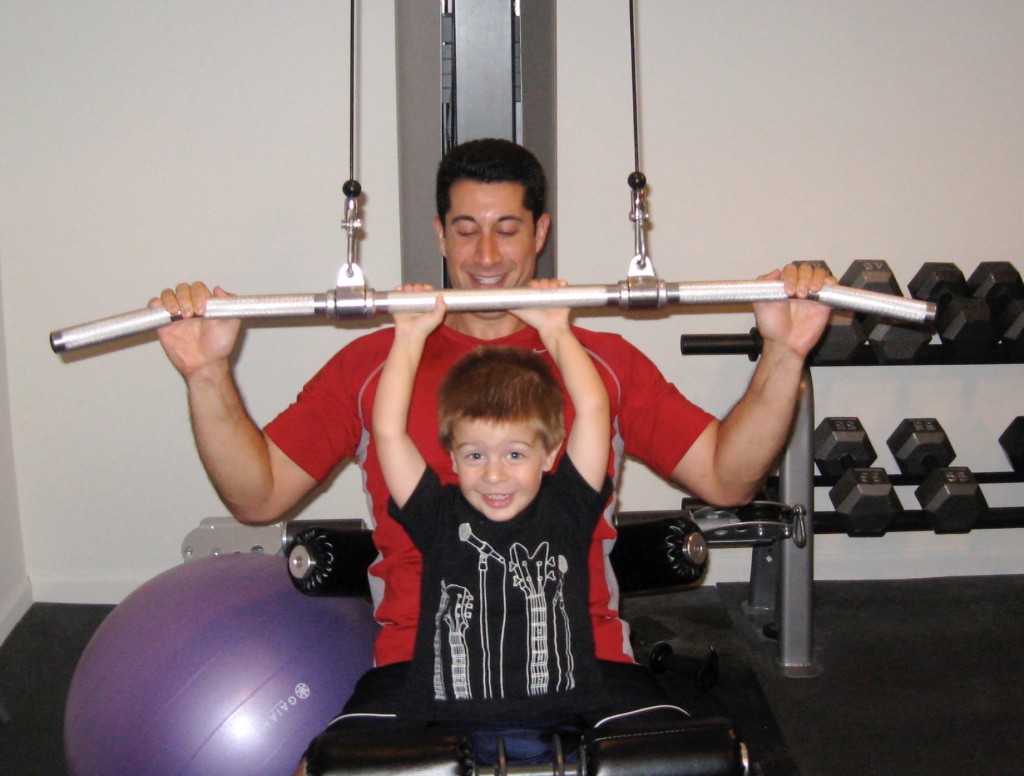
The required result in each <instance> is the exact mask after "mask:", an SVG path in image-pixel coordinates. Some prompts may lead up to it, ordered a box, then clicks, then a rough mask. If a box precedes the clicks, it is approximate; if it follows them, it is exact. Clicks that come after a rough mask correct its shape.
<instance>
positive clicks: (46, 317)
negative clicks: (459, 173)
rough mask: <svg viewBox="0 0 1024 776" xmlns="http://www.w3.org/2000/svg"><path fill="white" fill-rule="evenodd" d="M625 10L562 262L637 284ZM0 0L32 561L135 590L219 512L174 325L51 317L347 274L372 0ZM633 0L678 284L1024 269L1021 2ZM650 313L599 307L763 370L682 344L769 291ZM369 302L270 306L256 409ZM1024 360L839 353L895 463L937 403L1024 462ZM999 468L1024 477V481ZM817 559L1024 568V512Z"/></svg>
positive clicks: (867, 566)
mask: <svg viewBox="0 0 1024 776" xmlns="http://www.w3.org/2000/svg"><path fill="white" fill-rule="evenodd" d="M362 6H363V7H362V14H361V28H360V30H359V37H360V41H361V52H360V62H361V68H362V71H361V73H360V75H359V84H360V86H359V91H360V94H359V107H360V117H359V126H360V128H361V134H360V135H359V145H358V149H357V157H358V160H359V168H358V170H357V177H358V178H359V179H360V180H361V182H362V183H363V186H364V188H365V190H366V191H367V195H368V196H367V201H366V206H365V212H364V220H365V223H366V239H365V240H364V241H363V243H362V249H361V250H362V261H363V266H364V270H365V272H366V274H367V276H368V278H369V281H370V283H371V285H373V286H375V287H378V288H389V287H392V286H393V285H394V284H395V283H397V282H398V266H399V265H398V236H397V228H396V227H397V204H396V203H397V177H398V176H397V169H396V165H395V156H396V153H395V119H394V112H395V105H394V87H393V84H394V40H393V33H392V16H393V9H392V4H391V3H385V2H373V3H370V2H364V3H362ZM626 9H627V4H625V3H623V2H620V0H586V2H584V0H572V1H571V2H569V1H567V0H563V2H561V3H559V6H558V14H559V35H558V57H559V61H558V70H559V82H560V90H559V112H558V121H559V130H558V131H559V153H560V159H559V171H558V173H559V196H560V199H561V201H560V203H559V213H560V226H559V248H560V256H559V266H560V274H561V275H563V276H564V277H567V278H568V279H570V280H571V281H574V282H612V281H614V280H617V279H619V278H621V277H623V276H624V275H625V271H626V265H627V262H628V259H629V258H630V256H631V253H632V245H633V243H632V240H633V236H632V229H631V225H630V224H629V222H628V220H627V217H626V214H627V211H628V205H629V196H628V188H627V187H626V184H625V178H626V175H627V174H628V173H629V172H630V171H631V169H632V131H631V117H630V97H629V46H628V44H629V40H628V31H627V30H628V27H627V16H626V13H627V10H626ZM0 13H2V15H3V18H4V20H5V21H4V24H3V25H0V72H3V73H4V82H5V86H4V90H3V91H2V92H0V95H2V96H0V116H2V119H0V164H2V167H0V171H2V182H0V254H2V256H3V264H2V267H0V269H2V272H3V313H4V327H5V332H6V336H7V354H6V356H7V359H6V366H7V371H8V380H9V382H10V408H11V421H12V436H13V448H14V463H15V466H16V469H17V475H18V476H17V496H18V504H19V508H20V514H21V524H22V529H23V533H24V543H25V565H26V567H27V570H28V574H29V576H30V577H31V579H32V587H33V591H34V595H35V598H36V599H37V600H62V601H115V600H118V599H119V598H120V597H122V596H123V595H124V594H126V593H127V592H128V591H130V590H131V589H133V588H134V587H135V586H136V585H137V584H138V583H139V582H141V581H142V580H144V579H145V578H148V577H149V576H152V575H153V574H155V573H157V572H158V571H160V570H162V569H165V568H167V567H169V566H171V565H173V564H175V563H177V562H178V561H179V559H180V555H179V546H180V543H181V540H182V538H183V537H184V535H185V534H186V533H187V532H188V531H189V530H191V529H192V528H194V527H195V526H196V525H197V524H198V522H199V520H200V519H201V518H203V517H206V516H210V515H220V514H223V513H224V510H223V508H222V507H221V506H220V504H219V502H218V501H217V499H216V496H215V494H214V493H213V490H212V488H211V487H210V486H209V484H208V482H207V480H206V478H205V475H204V473H203V471H202V468H201V466H200V465H199V463H198V461H197V459H196V456H195V453H194V449H193V446H192V440H191V437H190V432H189V429H188V424H187V415H186V408H185V402H184V392H183V389H182V386H181V383H180V380H179V379H178V378H177V377H176V375H175V373H174V372H173V370H172V369H171V368H170V367H169V366H168V365H167V363H166V361H165V360H164V358H163V355H162V353H161V351H160V349H159V346H158V345H156V344H155V343H153V342H142V343H139V342H135V343H133V344H130V345H122V346H114V347H109V348H102V349H99V350H97V351H90V352H87V353H86V352H83V353H81V354H77V355H74V356H71V357H64V358H60V357H57V356H55V355H54V354H53V353H51V352H50V350H49V348H48V346H47V343H46V341H45V339H46V335H48V333H49V332H50V331H51V330H53V329H57V328H61V327H63V326H67V325H70V324H74V323H79V322H82V321H86V320H91V319H94V318H98V317H101V316H105V315H109V314H113V313H116V312H122V311H125V310H129V309H134V308H138V307H142V306H143V305H145V303H146V301H147V300H148V299H149V297H150V296H152V295H153V294H155V293H157V292H158V291H159V290H160V288H161V287H163V286H164V285H167V284H171V283H174V282H176V281H179V280H191V279H194V278H203V279H209V280H211V281H215V282H218V283H221V284H222V285H224V286H225V287H227V288H229V289H230V290H233V291H237V292H240V293H264V292H265V293H280V292H288V291H302V292H319V291H323V290H326V289H327V288H328V287H329V286H330V285H331V284H332V283H333V280H334V276H335V275H336V272H337V268H338V266H339V264H340V262H341V261H342V260H343V258H344V241H343V237H342V234H341V231H340V228H339V226H338V223H339V220H340V215H341V205H342V195H341V192H340V186H341V182H342V181H343V180H344V179H345V178H346V177H347V173H348V159H347V148H348V137H347V126H348V124H347V103H348V92H347V75H348V74H347V64H348V48H347V46H348V29H347V26H348V25H347V20H348V15H347V4H346V3H335V2H326V0H324V1H323V2H313V1H312V0H304V1H303V2H297V3H289V4H277V3H269V2H267V3H243V2H224V1H223V0H222V1H220V2H217V3H212V4H207V3H198V2H175V3H154V2H133V3H129V2H112V1H109V0H108V1H107V2H95V3H89V4H80V3H72V2H48V3H28V2H14V1H13V0H0ZM637 21H638V39H639V45H640V60H641V69H640V82H641V89H642V103H641V110H642V114H641V128H642V132H643V138H642V141H643V149H642V150H643V164H642V166H643V168H644V170H645V172H646V173H647V175H648V178H649V180H650V182H651V188H650V210H651V217H652V221H653V227H654V228H653V231H652V233H651V237H650V246H651V252H652V256H653V258H654V261H655V265H656V267H657V269H658V271H659V273H660V274H661V276H662V277H665V278H666V279H669V280H688V279H701V278H737V279H738V278H743V277H752V276H754V275H756V274H759V273H761V272H763V271H765V270H766V269H768V268H770V267H773V266H777V265H779V264H781V263H782V262H784V261H787V260H789V259H800V258H815V259H817V258H823V259H826V260H828V261H829V262H830V264H831V265H832V266H833V268H835V269H837V271H841V270H842V269H844V268H845V267H846V265H848V264H849V262H850V261H851V260H853V259H858V258H884V259H887V260H888V261H889V262H890V263H891V264H892V265H893V267H894V269H895V270H896V272H897V275H898V277H899V278H900V279H901V280H902V281H903V283H904V285H905V284H906V281H907V280H909V278H910V277H911V276H912V275H913V273H914V271H916V268H917V267H918V266H919V265H920V263H921V262H923V261H926V260H954V261H958V262H960V263H961V265H962V266H964V267H965V268H966V269H968V270H969V269H970V268H973V265H974V264H976V263H977V262H978V261H981V260H986V259H1009V260H1012V261H1014V262H1016V263H1017V265H1018V266H1019V267H1021V266H1024V225H1022V219H1021V217H1020V214H1021V213H1022V212H1024V210H1022V205H1024V202H1022V200H1024V180H1022V178H1021V174H1020V170H1021V169H1024V164H1022V163H1024V158H1022V157H1024V140H1022V138H1024V104H1022V99H1021V96H1020V94H1021V93H1020V89H1019V86H1018V84H1019V80H1020V76H1021V75H1022V73H1024V54H1022V51H1024V47H1022V46H1021V34H1020V31H1021V30H1022V29H1024V6H1020V5H1019V4H1012V3H998V2H980V3H979V2H966V0H964V1H962V2H952V0H941V1H936V2H929V3H898V4H889V3H883V2H856V3H854V2H850V3H840V2H831V3H811V2H783V3H771V4H766V3H762V2H757V1H756V0H745V1H744V2H733V3H678V2H670V1H669V0H642V1H641V2H638V3H637ZM424 131H433V128H425V130H424ZM424 228H427V226H426V225H425V226H424ZM640 317H641V316H630V320H624V319H623V318H622V317H619V316H588V317H587V319H586V323H587V325H591V326H593V327H599V328H608V329H615V330H618V331H622V332H623V333H625V334H627V335H628V336H629V337H630V338H631V339H633V340H634V341H636V342H637V343H638V344H640V345H641V346H642V347H643V348H644V349H645V350H646V351H647V352H649V353H650V354H651V355H652V357H653V358H654V359H655V360H656V361H657V362H658V363H659V365H661V366H662V368H664V369H665V371H666V372H667V373H668V374H669V375H670V376H671V377H672V378H673V379H675V380H677V381H678V382H679V383H680V384H681V385H682V386H683V387H684V388H685V390H686V391H687V392H688V393H689V394H690V395H691V396H692V397H693V398H695V399H696V400H698V401H699V402H701V403H703V404H705V405H706V406H708V407H709V408H710V409H712V410H714V411H716V412H725V411H726V410H727V409H728V407H729V405H730V403H731V402H732V401H733V400H735V398H736V397H737V396H738V395H739V392H740V390H741V388H742V386H743V385H744V383H745V381H746V379H747V377H748V375H749V372H750V368H751V366H750V364H749V363H748V362H747V361H746V360H745V359H742V358H732V359H728V358H710V357H709V358H702V359H687V360H684V359H683V358H681V357H680V356H679V351H678V337H679V334H680V333H682V332H695V331H745V330H746V329H747V328H748V327H749V326H750V323H751V318H750V316H749V315H690V314H676V315H673V316H667V315H666V316H654V317H653V320H651V319H647V320H637V318H640ZM648 318H650V317H648ZM365 329H366V326H365V325H364V326H362V327H353V326H350V325H346V326H345V327H344V328H341V327H337V328H336V327H331V326H329V325H325V324H310V325H302V326H289V327H280V328H260V327H257V328H252V329H250V331H249V332H248V334H247V336H246V339H245V343H244V347H243V351H242V354H241V359H240V363H239V379H240V382H241V384H242V386H243V390H244V392H245V395H246V399H247V402H248V404H249V407H250V409H251V411H252V413H253V415H254V416H255V417H256V418H257V420H259V421H260V422H264V421H266V420H269V419H270V418H271V417H272V416H273V415H274V414H275V413H276V412H277V411H278V410H279V409H280V408H281V407H283V406H284V405H285V404H286V403H287V402H288V401H289V400H290V399H291V398H292V397H293V396H294V394H295V392H296V391H297V390H298V388H299V387H300V385H301V383H302V381H303V379H305V378H306V377H308V376H309V375H310V374H311V373H312V372H313V371H314V370H315V369H316V368H317V367H318V366H319V365H320V364H321V363H322V362H323V361H324V360H325V359H326V358H327V357H328V355H329V354H330V353H331V352H333V351H334V349H336V348H337V347H339V346H340V345H341V344H343V343H344V342H346V341H348V340H349V339H350V338H351V337H352V336H355V335H357V334H359V333H360V332H361V331H365ZM1021 375H1022V368H1021V367H979V368H964V367H958V368H953V369H948V370H944V369H938V368H927V369H924V368H911V369H907V368H903V369H875V370H859V371H853V370H847V369H842V370H839V369H835V370H817V372H816V375H815V377H816V386H817V393H818V400H819V407H820V414H821V415H825V414H857V415H859V416H861V417H862V419H863V420H864V422H865V425H866V426H867V428H868V431H869V432H870V433H871V434H872V437H873V439H874V441H875V446H876V448H879V449H880V452H881V455H882V463H883V464H885V465H888V466H889V467H890V468H894V466H893V463H892V461H891V458H889V456H888V453H887V451H885V449H884V439H885V437H886V436H887V435H888V433H889V430H890V429H891V428H892V427H894V426H895V424H896V422H897V421H898V420H899V419H900V418H901V417H903V416H907V415H926V414H935V415H937V416H938V417H939V418H940V419H941V420H942V421H943V423H944V424H945V425H946V427H947V429H948V430H949V431H950V433H951V435H952V437H953V441H954V443H955V444H956V447H957V450H958V452H959V453H960V457H961V459H962V460H963V461H964V462H965V463H967V464H969V465H971V466H973V467H975V468H976V469H978V470H998V469H1004V468H1006V464H1005V461H1004V459H1003V457H1002V453H1001V451H1000V450H999V448H998V445H997V443H996V438H997V437H998V434H999V432H1000V430H1001V429H1002V428H1003V427H1004V426H1005V425H1006V423H1007V422H1008V421H1009V419H1010V418H1011V417H1012V416H1014V415H1016V414H1024V400H1022V399H1021V391H1020V388H1019V386H1020V380H1021ZM986 493H987V495H988V497H989V500H990V502H991V503H993V504H1001V503H1006V504H1019V503H1024V490H1022V489H1021V488H1020V487H1019V486H1005V487H1001V488H995V487H992V488H987V489H986ZM819 496H820V497H822V498H826V499H827V497H826V496H825V494H824V493H823V492H822V493H820V494H819ZM623 497H624V502H625V505H626V507H627V508H629V509H654V508H665V507H669V506H672V505H674V504H675V503H677V500H678V497H679V495H678V493H677V492H675V491H674V490H672V489H671V488H669V487H668V486H666V485H664V484H662V483H660V482H658V481H656V479H655V478H653V477H652V476H651V475H649V474H647V473H646V472H644V471H643V470H641V469H640V467H638V466H633V467H631V468H629V469H628V470H627V476H626V481H625V483H624V487H623ZM903 498H904V503H905V504H907V505H908V506H913V504H914V501H913V496H912V494H911V493H909V492H908V493H906V494H905V495H903ZM363 504H364V500H363V497H362V494H361V491H360V487H359V478H358V474H357V472H354V471H352V468H351V467H349V469H347V470H346V471H344V472H343V473H342V474H341V476H340V477H339V478H338V479H337V480H336V481H335V482H334V483H333V485H332V486H331V488H330V489H329V491H328V492H327V493H325V494H323V495H322V496H321V497H320V498H318V499H316V500H314V501H313V502H312V503H311V504H310V506H309V507H308V508H307V509H306V511H305V513H304V516H306V517H337V516H361V515H362V514H363V513H364V509H365V507H364V506H363ZM817 558H818V562H817V572H818V575H819V576H821V577H832V576H840V577H858V576H873V577H891V576H903V575H927V574H947V573H990V572H1003V571H1022V570H1024V562H1022V560H1021V559H1022V558H1024V536H1022V532H1020V531H1003V532H993V531H990V532H981V531H978V532H974V533H972V534H970V535H968V536H964V537H934V536H930V535H925V534H914V535H894V536H890V537H886V538H884V539H878V540H849V539H845V538H840V537H822V538H821V539H820V541H819V545H818V554H817ZM746 573H747V553H746V552H745V551H730V552H721V553H717V554H716V560H715V566H714V573H713V575H712V579H713V580H719V579H730V578H731V579H742V578H744V576H745V574H746ZM0 597H2V596H0Z"/></svg>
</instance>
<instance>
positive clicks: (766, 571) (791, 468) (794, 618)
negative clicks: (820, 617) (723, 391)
mask: <svg viewBox="0 0 1024 776" xmlns="http://www.w3.org/2000/svg"><path fill="white" fill-rule="evenodd" d="M761 346H762V340H761V337H760V334H759V333H758V332H757V330H756V329H751V330H750V332H749V333H747V334H706V335H705V334H700V335H685V334H684V335H682V336H681V337H680V350H681V352H682V354H683V355H684V356H688V355H745V356H747V358H748V359H749V360H750V361H756V360H757V359H758V358H759V357H760V354H761ZM981 364H1024V356H1022V355H1021V354H1020V353H1019V352H1018V353H1014V352H1013V351H1011V350H1010V349H1008V348H1004V347H1003V346H1002V344H1001V343H999V344H996V345H994V346H992V347H991V348H990V349H989V350H988V351H986V353H985V354H984V356H980V357H979V356H976V355H972V356H964V355H962V354H957V353H955V352H953V351H952V350H951V349H950V348H949V347H948V346H946V345H939V344H928V345H926V346H924V347H923V348H922V349H921V350H920V351H919V352H918V353H917V354H916V355H915V357H914V358H913V359H910V360H905V361H901V362H898V363H886V364H880V363H879V361H878V359H877V358H876V357H875V354H874V351H872V350H871V348H870V346H868V345H867V344H863V345H861V346H859V347H858V348H857V349H856V350H855V351H854V352H853V354H852V355H851V356H850V358H849V359H847V360H846V361H843V362H833V361H822V362H820V363H818V362H816V361H815V360H814V358H813V356H812V358H811V359H809V360H808V367H807V368H805V370H804V378H803V381H802V383H801V388H800V398H799V403H798V407H797V413H796V418H795V420H794V424H793V429H792V431H791V434H790V438H789V440H788V442H787V444H786V447H785V449H784V450H783V452H782V456H781V458H780V462H779V475H778V477H777V478H770V479H769V481H768V486H767V487H768V490H769V494H768V497H769V498H774V497H776V495H777V497H778V499H779V500H781V501H784V502H787V503H790V504H803V505H805V506H806V507H807V509H808V512H809V514H811V515H813V517H812V519H810V520H808V521H807V530H806V543H805V546H803V547H798V546H797V545H796V544H795V543H794V541H793V540H792V538H791V537H790V538H787V539H784V540H780V541H778V542H775V543H773V544H772V545H768V546H753V548H752V551H751V565H750V590H749V594H748V600H747V602H746V605H745V607H744V610H745V613H746V614H747V617H748V621H749V623H750V624H751V626H752V627H756V628H762V629H764V628H765V626H769V627H772V628H773V629H775V630H777V636H778V643H779V649H778V652H779V654H778V665H779V669H780V672H781V673H782V675H783V676H786V677H791V678H800V677H809V676H815V675H817V674H819V673H820V667H819V666H818V665H817V664H816V662H815V660H814V634H813V630H814V626H813V595H812V587H813V582H814V565H813V562H814V535H815V533H821V534H834V533H846V527H845V524H844V522H843V520H842V518H841V516H840V515H839V514H838V513H837V512H832V511H818V510H816V509H814V489H815V488H816V487H823V486H830V485H834V484H835V482H836V479H835V478H830V477H823V476H815V474H814V454H813V428H814V389H813V381H812V378H811V367H842V366H860V367H864V366H915V365H949V366H952V365H973V366H977V365H981ZM974 476H975V479H976V480H977V481H978V483H979V484H986V483H1014V482H1024V474H1022V473H1018V472H974ZM890 479H891V481H892V484H893V485H894V486H897V485H916V484H920V481H921V478H919V477H911V476H908V475H891V476H890ZM776 490H777V494H776V493H775V492H774V491H776ZM931 527H932V526H931V523H930V521H929V520H928V517H927V515H926V513H925V512H924V511H923V510H904V511H903V512H901V513H900V514H897V515H896V516H895V517H894V519H893V520H892V522H891V523H890V526H889V528H888V529H887V530H888V531H918V530H931ZM974 527H975V528H978V529H985V528H1010V527H1024V506H1022V507H995V508H991V507H990V508H989V509H988V511H987V512H986V513H985V514H984V515H983V516H982V517H981V518H980V519H979V520H978V522H977V523H976V524H975V526H974ZM709 544H712V545H713V542H710V541H709ZM765 633H767V630H765Z"/></svg>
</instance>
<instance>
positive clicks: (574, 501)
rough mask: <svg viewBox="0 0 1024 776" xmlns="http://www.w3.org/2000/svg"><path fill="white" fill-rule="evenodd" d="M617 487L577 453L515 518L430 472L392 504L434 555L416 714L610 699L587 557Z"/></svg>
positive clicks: (530, 712) (424, 602)
mask: <svg viewBox="0 0 1024 776" xmlns="http://www.w3.org/2000/svg"><path fill="white" fill-rule="evenodd" d="M611 492H612V484H611V481H610V480H608V479H607V478H606V479H605V482H604V484H603V486H602V488H601V490H600V492H598V491H595V490H594V489H593V488H592V487H590V485H589V484H588V483H587V482H586V481H585V480H584V479H583V478H582V477H581V476H580V474H579V472H578V471H577V470H576V467H575V466H573V465H572V463H571V461H570V460H569V458H568V456H563V458H562V460H561V462H560V464H559V466H558V469H557V471H555V472H554V473H551V474H545V475H544V477H543V479H542V482H541V488H540V491H539V493H538V494H537V497H536V498H535V499H534V500H533V501H532V502H531V503H530V505H529V506H527V507H526V508H525V509H524V510H523V511H522V512H521V513H519V514H518V515H516V516H515V517H514V518H512V519H511V520H508V521H502V522H495V521H491V520H488V519H487V518H486V517H485V516H484V515H483V514H481V513H480V512H479V511H478V510H476V509H475V508H474V507H472V506H471V505H470V504H469V503H468V502H467V501H466V499H465V498H464V497H463V496H462V493H461V492H460V491H459V488H458V486H456V485H447V486H443V485H441V484H440V481H439V480H438V478H437V475H436V474H435V472H434V471H433V470H432V469H430V468H429V467H428V468H427V470H426V471H425V472H424V475H423V477H422V479H421V480H420V482H419V484H418V485H417V486H416V489H415V491H414V492H413V494H412V496H410V498H409V500H408V502H407V503H406V505H405V507H404V508H403V509H398V508H397V506H396V505H395V504H394V502H392V503H391V504H390V506H389V511H390V512H391V514H392V516H393V517H394V518H395V519H396V520H398V521H399V522H400V523H401V524H402V526H403V527H404V528H405V530H406V531H407V532H408V534H409V536H410V537H411V538H412V540H413V542H414V543H415V545H416V547H417V548H418V549H419V550H420V552H421V553H422V554H423V583H422V588H421V591H420V595H421V601H420V620H419V624H418V629H417V634H416V649H415V652H414V655H413V660H412V666H411V670H410V671H409V683H410V688H409V689H410V702H411V703H412V704H413V706H412V707H411V708H410V709H409V716H410V718H416V719H435V720H445V721H449V720H450V721H456V722H457V721H482V722H487V721H499V720H515V719H522V718H525V717H531V718H536V717H542V716H558V715H564V714H569V713H572V712H574V711H579V710H582V709H584V708H588V707H593V706H594V705H595V704H599V703H601V702H602V701H603V699H602V697H601V688H600V678H599V673H598V669H597V663H596V659H595V657H594V640H593V631H592V626H591V622H590V613H589V602H588V591H589V589H590V587H589V578H588V564H587V553H588V551H589V549H590V544H591V535H592V533H593V531H594V527H595V526H596V525H597V521H598V520H600V519H601V513H602V510H603V508H604V506H605V505H606V504H607V502H608V498H609V497H610V495H611Z"/></svg>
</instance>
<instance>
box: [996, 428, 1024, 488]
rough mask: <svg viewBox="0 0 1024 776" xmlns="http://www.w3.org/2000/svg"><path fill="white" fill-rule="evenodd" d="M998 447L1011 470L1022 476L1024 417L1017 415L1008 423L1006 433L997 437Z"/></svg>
mask: <svg viewBox="0 0 1024 776" xmlns="http://www.w3.org/2000/svg"><path fill="white" fill-rule="evenodd" d="M999 445H1000V446H1001V447H1002V448H1003V452H1004V453H1006V457H1007V459H1008V460H1009V461H1010V466H1012V467H1013V470H1014V471H1015V472H1017V473H1019V474H1024V415H1018V416H1017V417H1015V418H1014V419H1013V420H1011V421H1010V425H1008V426H1007V427H1006V431H1004V432H1003V433H1002V434H1001V435H1000V437H999Z"/></svg>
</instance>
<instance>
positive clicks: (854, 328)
mask: <svg viewBox="0 0 1024 776" xmlns="http://www.w3.org/2000/svg"><path fill="white" fill-rule="evenodd" d="M811 264H814V265H815V266H818V267H823V268H825V269H826V270H828V272H829V274H830V275H831V274H832V270H831V269H829V266H828V264H827V263H826V262H824V261H812V262H811ZM866 338H867V335H866V334H865V333H864V327H863V326H862V325H861V322H860V318H859V317H858V316H857V314H856V313H853V312H851V311H850V310H832V312H831V313H830V314H829V316H828V325H827V326H826V327H825V331H824V332H823V333H822V335H821V338H820V339H819V340H818V344H817V345H815V346H814V349H813V350H812V351H811V354H810V360H811V362H812V363H815V364H841V363H844V362H846V361H849V360H850V357H851V356H853V354H854V353H855V352H856V350H857V348H859V347H860V346H861V345H863V344H864V341H865V339H866Z"/></svg>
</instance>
